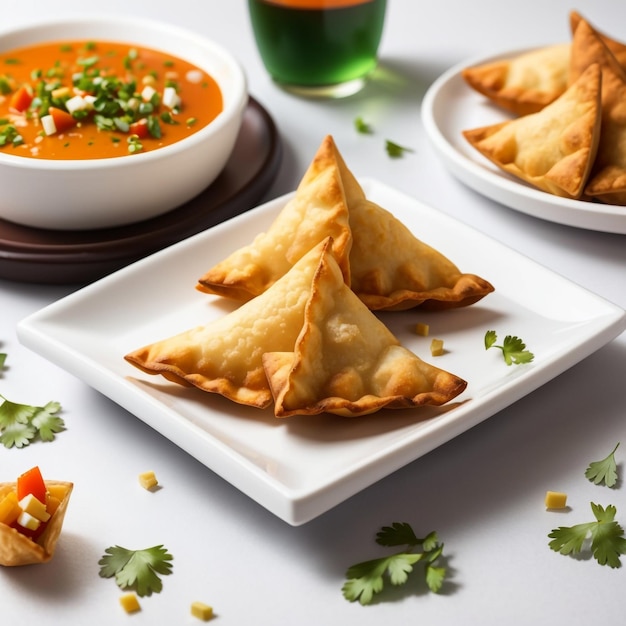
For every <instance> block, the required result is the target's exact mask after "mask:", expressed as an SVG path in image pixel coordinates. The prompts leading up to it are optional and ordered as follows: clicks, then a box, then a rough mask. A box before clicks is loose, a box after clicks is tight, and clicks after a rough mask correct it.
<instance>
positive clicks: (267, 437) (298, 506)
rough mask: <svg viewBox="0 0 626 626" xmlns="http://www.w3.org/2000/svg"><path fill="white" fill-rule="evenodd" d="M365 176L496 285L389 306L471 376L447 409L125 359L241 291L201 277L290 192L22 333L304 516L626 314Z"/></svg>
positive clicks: (508, 394)
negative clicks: (318, 397) (513, 343)
mask: <svg viewBox="0 0 626 626" xmlns="http://www.w3.org/2000/svg"><path fill="white" fill-rule="evenodd" d="M361 183H362V185H363V188H364V190H365V192H366V194H367V195H368V197H369V198H370V199H371V200H373V201H375V202H377V203H379V204H380V205H381V206H384V207H385V208H387V209H388V210H390V211H391V212H392V213H394V214H395V216H396V217H397V218H398V219H400V220H401V221H403V222H404V223H405V224H406V225H407V226H408V228H409V229H411V230H412V231H413V232H414V233H415V235H416V236H417V237H419V238H420V239H421V240H422V241H424V242H426V243H429V244H430V245H432V246H433V247H435V248H436V249H438V250H440V251H441V252H442V253H443V254H445V255H446V256H448V257H449V258H450V259H451V260H453V261H454V262H455V263H456V264H457V265H458V266H459V267H460V268H461V270H462V271H464V272H468V273H475V274H478V275H480V276H482V277H484V278H486V279H487V280H489V281H490V282H491V283H492V284H493V285H494V286H495V288H496V291H495V292H494V293H492V294H490V295H488V296H487V297H486V298H484V299H483V300H482V301H481V302H479V303H477V304H475V305H473V306H471V307H467V308H464V309H457V310H452V311H448V312H439V313H435V312H431V313H426V312H422V311H419V310H413V311H407V312H394V313H383V314H381V315H380V317H381V319H382V320H383V321H384V322H385V323H386V324H387V325H388V326H389V327H390V328H391V330H392V332H394V333H395V334H396V336H397V337H398V338H399V339H400V341H401V342H402V343H403V344H404V345H405V346H407V347H408V348H410V349H412V350H413V351H414V352H415V353H416V354H418V355H419V356H420V357H422V358H423V359H424V360H427V361H430V362H434V364H436V365H437V366H439V367H441V368H443V369H446V370H448V371H451V372H453V373H455V374H457V375H459V376H461V377H462V378H464V379H465V380H467V381H468V386H467V389H466V390H465V392H464V393H463V394H462V395H461V396H459V398H458V402H456V401H455V402H454V404H452V405H450V406H448V407H441V408H435V407H426V408H421V409H414V410H397V411H391V410H384V411H380V412H378V413H375V414H373V415H369V416H366V417H359V418H342V417H337V416H330V415H320V416H307V417H294V418H288V419H285V420H280V419H277V418H275V417H274V416H273V413H272V411H271V410H269V411H261V410H258V409H253V408H250V407H243V406H239V405H237V404H235V403H232V402H230V401H228V400H226V399H225V398H223V397H221V396H218V395H215V394H208V393H204V392H202V391H200V390H197V389H195V388H185V387H181V386H179V385H176V384H174V383H169V382H168V381H166V380H165V379H163V378H162V377H160V376H150V375H147V374H143V373H142V372H140V371H139V370H137V369H135V368H134V367H132V366H131V365H129V364H128V363H127V362H126V361H125V360H124V359H123V356H124V355H125V354H127V353H128V352H130V351H131V350H134V349H136V348H138V347H141V346H143V345H145V344H147V343H150V342H153V341H156V340H158V339H162V338H165V337H169V336H171V335H173V334H176V333H178V332H181V331H183V330H186V329H187V328H190V327H192V326H195V325H198V324H203V323H206V321H208V320H210V319H212V318H215V317H217V316H221V315H224V314H226V313H227V312H228V311H229V310H232V308H233V306H234V305H233V304H231V303H227V302H225V301H223V300H220V299H218V298H215V297H212V296H207V295H206V294H202V293H200V292H198V291H197V290H196V289H195V285H196V282H197V279H198V278H199V277H200V276H201V275H202V274H203V273H204V272H205V271H206V270H207V269H208V268H209V267H211V266H212V265H213V264H215V263H216V262H218V261H220V260H221V259H223V258H224V257H225V256H227V255H228V254H229V253H230V252H232V251H233V250H234V249H236V248H238V247H240V246H242V245H245V244H247V243H249V242H250V241H251V240H252V238H253V237H254V236H255V235H256V234H257V233H259V232H260V231H262V230H265V229H267V227H268V226H269V225H270V223H271V222H272V220H273V219H274V217H275V216H276V215H277V214H278V212H279V211H280V209H281V208H282V207H283V205H284V204H285V202H286V201H287V200H288V199H289V198H290V197H291V194H289V195H287V196H284V197H281V198H278V199H276V200H273V201H271V202H269V203H267V204H264V205H262V206H261V207H258V208H256V209H254V210H252V211H249V212H248V213H245V214H243V215H240V216H238V217H236V218H234V219H232V220H230V221H228V222H225V223H223V224H220V225H218V226H216V227H214V228H212V229H210V230H207V231H206V232H203V233H200V234H198V235H196V236H193V237H191V238H189V239H187V240H185V241H182V242H180V243H178V244H175V245H174V246H172V247H170V248H167V249H165V250H163V251H161V252H158V253H156V254H154V255H152V256H150V257H148V258H146V259H143V260H141V261H139V262H137V263H135V264H133V265H131V266H129V267H127V268H125V269H122V270H120V271H119V272H116V273H115V274H112V275H110V276H108V277H106V278H104V279H102V280H100V281H98V282H96V283H94V284H92V285H89V286H87V287H85V288H83V289H81V290H79V291H77V292H76V293H73V294H71V295H70V296H67V297H66V298H63V299H61V300H59V301H58V302H55V303H54V304H51V305H49V306H47V307H46V308H44V309H42V310H41V311H38V312H37V313H35V314H33V315H31V316H29V317H28V318H26V319H25V320H22V321H21V322H20V324H19V326H18V336H19V339H20V341H21V342H22V343H23V344H24V345H26V346H28V347H30V348H31V349H32V350H34V351H36V352H38V353H39V354H41V355H42V356H44V357H46V358H47V359H49V360H50V361H52V362H54V363H56V364H57V365H59V366H61V367H62V368H64V369H66V370H67V371H69V372H70V373H72V374H74V375H75V376H77V377H79V378H80V379H82V380H84V381H85V382H86V383H87V384H89V385H91V386H92V387H94V388H95V389H97V390H98V391H100V392H101V393H103V394H105V395H106V396H108V397H110V398H111V399H112V400H114V401H115V402H117V403H118V404H120V405H121V406H122V407H124V408H125V409H127V410H128V411H130V412H131V413H132V414H134V415H136V416H137V417H139V418H140V419H142V420H143V421H144V422H146V423H147V424H149V425H150V426H151V427H153V428H154V429H156V430H157V431H158V432H160V433H161V434H163V435H164V436H165V437H167V438H169V439H170V440H171V441H172V442H174V443H175V444H176V445H178V446H180V447H181V448H182V449H184V450H185V451H187V452H188V453H189V454H191V455H193V456H194V457H195V458H197V459H198V460H199V461H200V462H202V463H203V464H204V465H206V466H207V467H208V468H210V469H211V470H213V471H214V472H216V473H217V474H219V475H220V476H222V477H223V478H224V479H225V480H227V481H229V482H230V483H231V484H232V485H234V486H235V487H237V488H238V489H240V490H241V491H242V492H244V493H246V494H247V495H248V496H250V497H251V498H253V499H254V500H256V501H257V502H258V503H260V504H261V505H262V506H264V507H266V508H267V509H268V510H269V511H271V512H272V513H274V514H275V515H277V516H278V517H280V518H282V519H283V520H285V521H286V522H288V523H289V524H292V525H299V524H303V523H305V522H307V521H309V520H311V519H313V518H314V517H316V516H318V515H320V514H321V513H323V512H325V511H327V510H328V509H330V508H332V507H333V506H335V505H337V504H338V503H340V502H342V501H344V500H346V499H347V498H349V497H350V496H352V495H354V494H355V493H357V492H358V491H360V490H362V489H364V488H365V487H367V486H369V485H371V484H372V483H374V482H375V481H377V480H379V479H381V478H383V477H384V476H386V475H388V474H390V473H391V472H393V471H395V470H397V469H399V468H400V467H402V466H404V465H405V464H407V463H409V462H411V461H413V460H414V459H416V458H418V457H420V456H421V455H423V454H425V453H427V452H429V451H431V450H433V449H434V448H436V447H437V446H439V445H441V444H443V443H445V442H446V441H448V440H450V439H452V438H453V437H455V436H457V435H458V434H460V433H462V432H464V431H465V430H467V429H469V428H471V427H472V426H474V425H476V424H478V423H479V422H481V421H483V420H485V419H486V418H488V417H490V416H492V415H494V414H495V413H497V412H498V411H499V410H501V409H502V408H504V407H506V406H508V405H510V404H511V403H513V402H515V401H516V400H518V399H519V398H521V397H522V396H524V395H526V394H528V393H529V392H531V391H532V390H534V389H536V388H537V387H539V386H541V385H543V384H544V383H546V382H548V381H549V380H550V379H551V378H553V377H555V376H557V375H558V374H560V373H561V372H563V371H564V370H566V369H567V368H569V367H571V366H572V365H574V364H575V363H577V362H578V361H580V360H582V359H583V358H585V357H586V356H588V355H589V354H591V353H592V352H594V351H595V350H597V349H598V348H600V347H601V346H603V345H604V344H606V343H608V342H609V341H610V340H612V339H613V338H614V337H616V336H617V335H618V334H619V333H620V332H621V331H622V330H623V329H624V328H625V327H626V314H625V312H624V311H623V310H622V309H620V308H619V307H617V306H615V305H613V304H611V303H609V302H607V301H606V300H603V299H602V298H600V297H598V296H596V295H594V294H592V293H590V292H589V291H587V290H585V289H582V288H581V287H579V286H577V285H575V284H573V283H571V282H569V281H568V280H565V279H564V278H562V277H560V276H558V275H556V274H554V273H553V272H551V271H549V270H547V269H546V268H544V267H541V266H540V265H538V264H537V263H535V262H533V261H531V260H530V259H528V258H526V257H524V256H522V255H520V254H519V253H517V252H514V251H512V250H510V249H508V248H506V247H505V246H503V245H502V244H500V243H498V242H496V241H494V240H491V239H489V238H488V237H486V236H484V235H482V234H480V233H478V232H477V231H474V230H472V229H471V228H469V227H467V226H465V225H463V224H461V223H460V222H457V221H455V220H453V219H452V218H450V217H448V216H446V215H444V214H442V213H439V212H437V211H435V210H434V209H432V208H429V207H427V206H424V205H423V204H421V203H419V202H417V201H416V200H414V199H413V198H410V197H408V196H406V195H403V194H401V193H399V192H397V191H395V190H393V189H391V188H389V187H387V186H385V185H383V184H381V183H380V182H377V181H375V180H371V179H367V180H363V181H361ZM417 322H425V323H427V324H429V325H430V329H431V334H430V337H420V336H418V335H417V334H416V333H415V325H416V323H417ZM490 329H491V330H495V331H496V332H497V333H498V338H499V340H500V341H499V342H498V343H501V340H502V339H503V338H504V336H505V335H507V334H511V335H517V336H519V337H521V338H522V339H523V340H524V341H525V342H526V344H527V346H528V349H529V350H531V351H532V352H533V353H534V354H535V359H534V361H533V362H532V363H530V364H526V365H512V366H507V365H506V364H505V362H504V360H503V358H502V354H501V353H500V351H499V350H495V349H490V350H485V348H484V335H485V332H486V331H487V330H490ZM432 337H437V338H441V339H443V340H444V346H445V349H446V352H445V354H444V355H443V356H440V357H437V358H433V357H431V355H430V341H431V338H432ZM120 436H123V434H122V435H120Z"/></svg>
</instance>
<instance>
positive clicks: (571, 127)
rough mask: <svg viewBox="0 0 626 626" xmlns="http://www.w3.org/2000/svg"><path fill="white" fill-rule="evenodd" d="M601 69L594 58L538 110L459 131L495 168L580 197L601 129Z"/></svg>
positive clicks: (548, 189) (561, 193)
mask: <svg viewBox="0 0 626 626" xmlns="http://www.w3.org/2000/svg"><path fill="white" fill-rule="evenodd" d="M601 87H602V72H601V69H600V66H599V65H598V64H593V65H591V66H589V67H587V68H586V70H585V71H584V72H583V73H582V74H581V75H580V76H579V77H578V79H577V80H576V81H575V82H574V83H573V84H572V85H571V86H570V87H569V88H568V89H567V91H566V92H565V93H564V94H563V95H562V96H560V97H559V98H558V99H557V100H555V101H554V102H552V103H551V104H549V105H548V106H546V107H545V108H543V109H542V110H541V111H539V112H538V113H533V114H531V115H525V116H523V117H518V118H515V119H512V120H507V121H504V122H500V123H497V124H492V125H490V126H484V127H481V128H474V129H470V130H465V131H463V135H464V137H465V139H466V140H467V141H468V142H469V143H470V144H471V145H472V146H473V147H474V148H475V149H476V150H477V151H478V152H480V153H481V154H482V155H483V156H485V157H486V158H488V159H489V160H490V161H492V162H493V163H494V164H495V165H497V166H498V167H499V168H501V169H502V170H504V171H505V172H508V173H509V174H512V175H513V176H516V177H517V178H520V179H522V180H524V181H526V182H527V183H529V184H531V185H533V186H534V187H537V188H538V189H542V190H543V191H546V192H548V193H551V194H554V195H557V196H561V197H565V198H572V199H578V198H580V197H581V196H582V194H583V191H584V189H585V185H586V183H587V179H588V177H589V174H590V172H591V168H592V166H593V163H594V161H595V158H596V153H597V150H598V144H599V142H600V133H601V119H602V111H601Z"/></svg>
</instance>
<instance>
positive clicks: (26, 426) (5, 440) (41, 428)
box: [0, 394, 65, 448]
mask: <svg viewBox="0 0 626 626" xmlns="http://www.w3.org/2000/svg"><path fill="white" fill-rule="evenodd" d="M60 410H61V405H60V404H59V403H58V402H48V403H47V404H46V405H45V406H32V405H29V404H19V403H17V402H12V401H11V400H8V399H7V398H5V397H4V396H3V395H1V394H0V443H1V444H2V445H4V447H5V448H12V447H13V446H15V447H16V448H23V447H24V446H27V445H29V444H30V443H31V442H32V441H34V440H35V439H40V440H41V441H53V440H54V438H55V435H56V433H59V432H61V431H63V430H65V422H64V421H63V419H62V418H61V417H59V416H58V415H57V413H58V412H59V411H60Z"/></svg>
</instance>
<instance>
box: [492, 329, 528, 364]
mask: <svg viewBox="0 0 626 626" xmlns="http://www.w3.org/2000/svg"><path fill="white" fill-rule="evenodd" d="M497 340H498V336H497V335H496V331H495V330H488V331H487V332H486V333H485V339H484V341H485V350H489V348H498V349H500V350H501V351H502V356H503V357H504V362H505V363H506V364H507V365H512V364H513V363H515V364H516V365H520V364H521V363H530V362H531V361H532V360H533V359H534V358H535V355H534V354H533V353H532V352H530V351H529V350H526V344H525V343H524V342H523V341H522V340H521V339H520V338H519V337H516V336H514V335H507V336H506V337H505V338H504V341H503V342H502V345H496V341H497Z"/></svg>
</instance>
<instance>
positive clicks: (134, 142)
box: [127, 135, 143, 154]
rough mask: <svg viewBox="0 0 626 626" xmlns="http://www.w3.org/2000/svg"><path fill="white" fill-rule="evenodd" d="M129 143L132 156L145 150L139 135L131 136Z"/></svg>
mask: <svg viewBox="0 0 626 626" xmlns="http://www.w3.org/2000/svg"><path fill="white" fill-rule="evenodd" d="M127 141H128V152H130V154H134V153H135V152H141V150H143V145H142V144H141V141H140V140H139V137H137V135H131V136H130V137H129V138H128V140H127Z"/></svg>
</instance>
